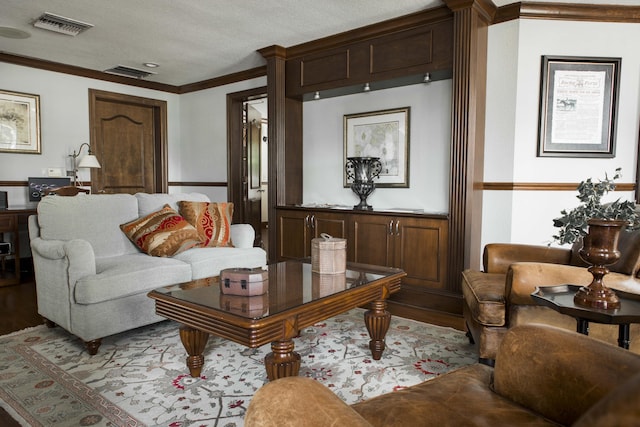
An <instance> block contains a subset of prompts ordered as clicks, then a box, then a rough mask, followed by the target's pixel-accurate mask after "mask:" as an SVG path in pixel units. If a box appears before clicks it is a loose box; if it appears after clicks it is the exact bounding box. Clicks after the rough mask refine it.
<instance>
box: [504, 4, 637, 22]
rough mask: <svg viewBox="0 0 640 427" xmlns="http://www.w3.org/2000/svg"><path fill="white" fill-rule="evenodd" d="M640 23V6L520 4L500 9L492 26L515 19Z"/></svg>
mask: <svg viewBox="0 0 640 427" xmlns="http://www.w3.org/2000/svg"><path fill="white" fill-rule="evenodd" d="M520 18H524V19H549V20H565V21H592V22H623V23H638V22H640V6H618V5H594V4H577V3H534V2H519V3H512V4H509V5H506V6H502V7H500V8H498V11H497V13H496V15H495V18H494V19H493V22H492V24H498V23H500V22H506V21H511V20H513V19H520Z"/></svg>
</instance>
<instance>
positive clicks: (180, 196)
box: [134, 193, 210, 217]
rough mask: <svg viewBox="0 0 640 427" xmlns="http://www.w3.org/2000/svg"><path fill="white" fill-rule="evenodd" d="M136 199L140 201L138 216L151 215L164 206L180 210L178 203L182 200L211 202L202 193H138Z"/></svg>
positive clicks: (135, 195)
mask: <svg viewBox="0 0 640 427" xmlns="http://www.w3.org/2000/svg"><path fill="white" fill-rule="evenodd" d="M134 197H135V198H136V199H137V200H138V216H139V217H141V216H145V215H149V214H150V213H152V212H155V211H157V210H159V209H162V207H164V205H169V206H171V208H172V209H175V210H178V202H179V201H180V200H190V201H193V202H209V201H210V200H209V197H207V196H206V195H205V194H201V193H174V194H167V193H153V194H150V193H136V194H134Z"/></svg>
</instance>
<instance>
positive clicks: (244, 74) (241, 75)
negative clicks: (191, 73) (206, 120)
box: [178, 65, 267, 94]
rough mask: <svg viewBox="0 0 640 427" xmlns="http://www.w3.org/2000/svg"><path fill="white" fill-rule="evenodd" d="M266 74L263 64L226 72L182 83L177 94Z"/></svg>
mask: <svg viewBox="0 0 640 427" xmlns="http://www.w3.org/2000/svg"><path fill="white" fill-rule="evenodd" d="M266 75H267V67H266V65H263V66H261V67H256V68H251V69H249V70H244V71H239V72H237V73H231V74H226V75H224V76H220V77H214V78H212V79H208V80H202V81H200V82H195V83H189V84H186V85H182V86H180V87H179V88H178V90H179V92H178V93H179V94H183V93H189V92H197V91H199V90H204V89H210V88H212V87H218V86H224V85H228V84H231V83H237V82H242V81H245V80H251V79H255V78H257V77H264V76H266Z"/></svg>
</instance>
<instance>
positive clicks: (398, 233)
mask: <svg viewBox="0 0 640 427" xmlns="http://www.w3.org/2000/svg"><path fill="white" fill-rule="evenodd" d="M399 235H400V220H396V236H399Z"/></svg>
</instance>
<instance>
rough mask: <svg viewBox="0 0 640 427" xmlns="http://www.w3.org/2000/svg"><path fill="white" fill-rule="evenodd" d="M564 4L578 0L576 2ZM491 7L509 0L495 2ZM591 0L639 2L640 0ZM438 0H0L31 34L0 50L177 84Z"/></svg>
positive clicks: (0, 18) (1, 17) (2, 40)
mask: <svg viewBox="0 0 640 427" xmlns="http://www.w3.org/2000/svg"><path fill="white" fill-rule="evenodd" d="M563 2H573V3H582V1H581V0H563ZM494 3H495V4H496V5H497V6H503V5H505V4H509V3H513V1H512V0H494ZM589 3H602V4H623V5H625V4H626V5H638V4H640V1H638V0H593V1H589ZM443 4H444V3H443V1H442V0H235V1H234V0H180V1H176V0H0V27H11V28H16V29H19V30H23V31H27V32H29V33H30V34H31V37H29V38H26V39H12V38H6V37H0V51H2V52H4V53H11V54H15V55H21V56H26V57H32V58H38V59H44V60H48V61H54V62H59V63H62V64H68V65H75V66H79V67H83V68H88V69H92V70H99V71H102V70H105V69H107V68H111V67H113V66H116V65H125V66H129V67H134V68H144V66H143V65H142V64H143V63H144V62H156V63H158V64H160V68H157V69H155V70H154V71H155V72H157V73H158V74H157V75H154V76H150V77H147V78H146V80H149V81H155V82H160V83H166V84H172V85H183V84H187V83H194V82H198V81H202V80H206V79H210V78H214V77H219V76H222V75H226V74H230V73H234V72H238V71H243V70H247V69H251V68H254V67H258V66H261V65H264V64H265V62H264V60H263V59H262V57H261V55H259V54H258V53H257V52H256V50H257V49H260V48H263V47H266V46H271V45H274V44H277V45H281V46H284V47H289V46H294V45H296V44H300V43H304V42H308V41H311V40H315V39H318V38H322V37H325V36H329V35H332V34H336V33H340V32H343V31H348V30H352V29H355V28H358V27H362V26H365V25H368V24H372V23H376V22H380V21H384V20H387V19H391V18H395V17H398V16H402V15H407V14H410V13H414V12H418V11H421V10H425V9H431V8H434V7H438V6H442V5H443ZM43 12H50V13H54V14H56V15H62V16H65V17H68V18H72V19H76V20H79V21H83V22H88V23H91V24H93V25H94V27H93V28H91V29H89V30H88V31H86V32H84V33H81V34H79V35H78V36H76V37H71V36H67V35H63V34H56V33H52V32H50V31H46V30H42V29H39V28H35V27H33V25H32V22H33V21H34V19H36V18H37V17H38V16H40V15H41V14H42V13H43Z"/></svg>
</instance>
